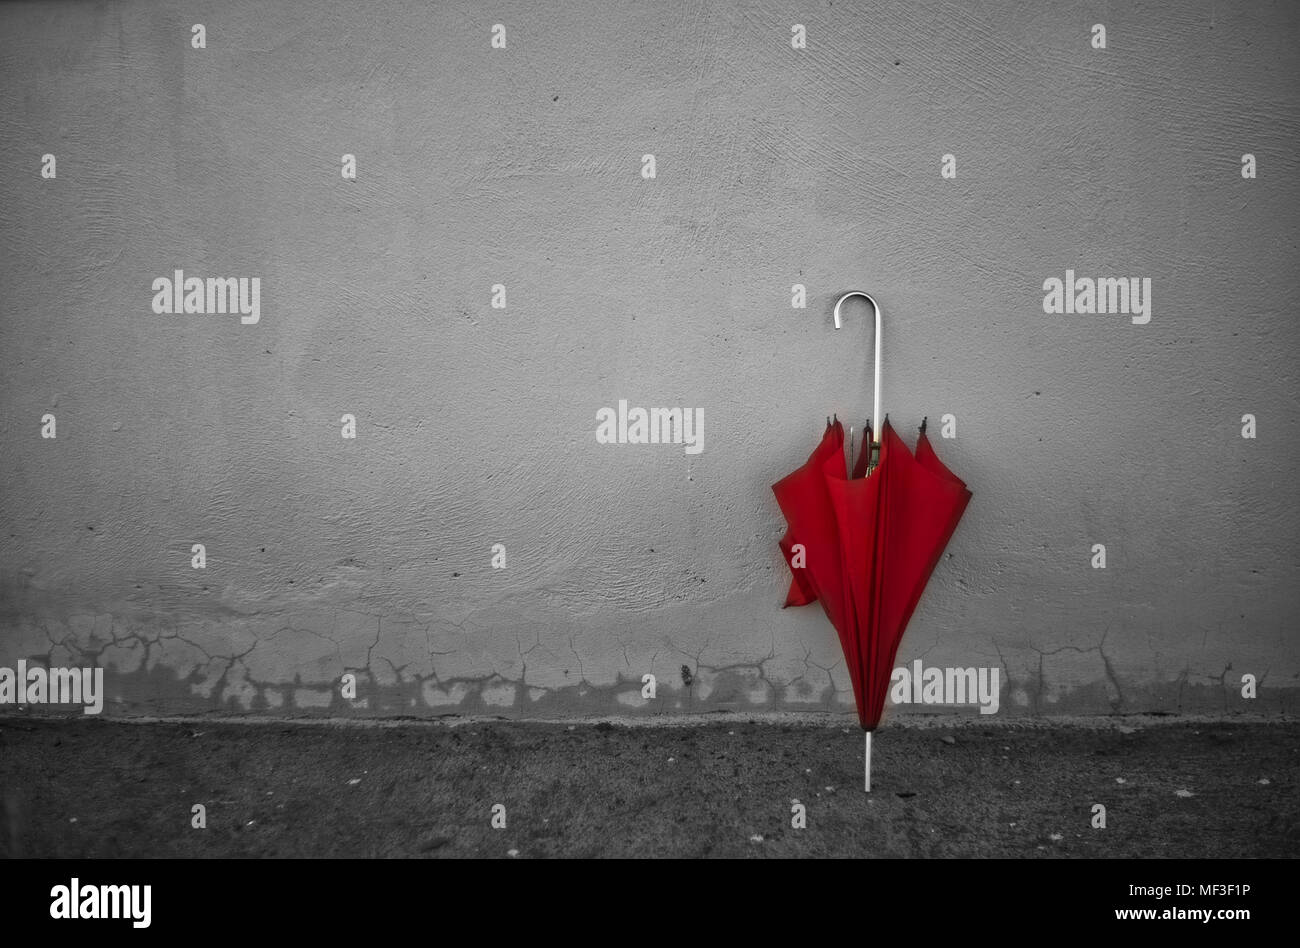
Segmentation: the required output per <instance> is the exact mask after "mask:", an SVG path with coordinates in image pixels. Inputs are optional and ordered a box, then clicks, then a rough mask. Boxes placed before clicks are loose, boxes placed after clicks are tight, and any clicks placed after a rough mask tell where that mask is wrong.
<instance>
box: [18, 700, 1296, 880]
mask: <svg viewBox="0 0 1300 948" xmlns="http://www.w3.org/2000/svg"><path fill="white" fill-rule="evenodd" d="M1297 751H1300V725H1297V724H1290V723H1282V724H1277V723H1274V724H1266V723H1256V722H1251V723H1246V722H1240V721H1217V722H1205V721H1201V722H1196V721H1192V722H1183V723H1177V724H1168V723H1158V722H1153V721H1151V720H1144V721H1135V720H1132V719H1116V720H1114V721H1110V722H1108V723H1106V724H1104V725H1102V726H1096V725H1090V726H1077V725H1072V726H1050V727H1049V726H1043V725H1036V726H1029V725H1020V726H1017V725H997V726H989V727H984V726H978V725H965V726H954V727H951V728H949V727H945V726H939V727H936V726H906V727H903V726H897V725H890V724H887V725H886V726H885V727H884V728H883V729H882V730H881V731H879V732H878V733H877V735H876V737H875V752H874V756H873V766H874V777H875V785H874V787H873V790H874V792H873V793H872V794H870V795H869V796H868V795H867V794H864V793H863V792H862V736H861V732H860V731H858V730H857V728H856V727H853V728H845V727H842V726H840V723H839V722H838V721H837V722H835V723H834V724H832V725H827V724H826V723H824V722H823V723H820V724H810V723H805V722H799V723H773V722H770V721H762V722H759V721H750V720H747V719H744V718H735V719H731V720H724V721H720V722H716V723H705V724H700V725H695V726H625V725H622V724H616V723H609V722H604V723H594V724H593V723H581V724H573V725H569V724H562V723H561V724H523V723H514V722H504V721H491V722H486V721H485V722H470V723H462V724H459V725H456V726H448V725H445V724H423V723H421V724H414V723H413V724H410V725H403V726H379V727H359V726H342V725H331V724H284V723H255V724H249V723H234V722H219V723H218V722H207V721H199V722H181V723H147V724H140V723H114V722H110V721H102V720H94V719H88V718H84V717H82V718H77V719H68V720H64V721H49V720H41V719H24V718H8V719H0V793H2V794H3V801H2V802H3V812H2V813H0V818H2V824H0V855H6V856H20V857H47V856H48V857H54V856H58V857H113V856H182V857H192V856H259V857H270V856H344V857H349V856H359V857H371V856H415V857H423V856H486V857H509V856H512V855H514V856H517V857H518V858H530V857H540V856H687V857H691V856H872V857H878V856H912V857H917V856H919V857H930V856H1014V857H1029V858H1049V857H1071V856H1102V857H1156V856H1187V857H1197V856H1206V857H1230V856H1274V857H1276V856H1287V857H1289V856H1294V855H1296V853H1297V851H1298V849H1300V795H1297V793H1296V788H1297V784H1298V782H1300V780H1298V778H1300V764H1298V762H1300V755H1298V754H1297ZM796 800H797V801H799V802H801V803H802V804H804V805H805V806H806V808H807V828H806V829H796V828H793V827H792V825H791V819H792V812H791V811H792V807H793V804H794V801H796ZM195 804H202V805H203V806H204V807H205V809H206V821H207V826H206V829H196V828H193V827H192V825H191V823H192V819H193V816H192V813H193V811H192V807H193V806H194V805H195ZM496 804H501V805H503V806H504V807H505V822H506V825H505V828H503V829H494V828H493V827H492V825H491V823H492V817H493V807H494V805H496ZM1095 804H1102V805H1104V806H1105V808H1106V826H1105V828H1104V829H1094V828H1093V827H1092V825H1091V823H1092V820H1093V807H1094V805H1095Z"/></svg>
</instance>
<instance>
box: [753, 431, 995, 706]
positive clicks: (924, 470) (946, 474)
mask: <svg viewBox="0 0 1300 948" xmlns="http://www.w3.org/2000/svg"><path fill="white" fill-rule="evenodd" d="M864 435H865V436H864V438H863V444H862V455H861V456H860V457H859V458H858V461H857V463H856V464H855V465H854V469H853V476H850V474H849V472H848V471H847V470H846V466H845V461H844V427H843V425H841V424H840V422H839V420H838V419H837V420H836V421H835V422H834V423H828V424H827V426H826V431H825V433H824V434H823V435H822V440H821V443H820V444H818V445H817V447H816V448H815V449H814V450H813V453H812V454H811V455H810V456H809V458H808V461H807V462H806V463H805V464H804V465H803V466H802V467H800V468H799V469H798V470H796V471H794V472H793V473H791V474H790V475H788V476H787V477H784V478H782V479H781V480H780V481H778V482H777V483H776V484H774V485H773V486H772V491H773V492H774V493H775V494H776V500H777V504H778V505H779V506H780V508H781V513H782V514H783V515H784V516H785V520H786V524H787V526H788V529H787V530H786V533H785V536H783V537H782V538H781V541H780V546H781V552H782V553H783V554H784V556H785V559H786V563H787V565H789V566H790V572H791V577H792V578H791V583H790V592H789V594H788V596H787V597H786V603H785V604H786V606H799V605H805V604H807V603H810V602H813V601H814V600H816V601H817V602H820V603H821V605H822V609H823V610H825V612H826V617H827V618H828V619H829V620H830V622H831V625H833V626H834V627H835V631H836V632H837V633H838V634H839V638H840V645H841V647H842V648H843V650H844V659H845V662H846V663H847V664H848V667H849V676H850V678H851V679H852V682H853V694H854V698H855V699H856V702H857V709H858V722H859V723H860V724H861V725H862V728H863V730H865V731H867V732H871V731H872V730H874V729H875V728H876V726H877V725H878V724H879V723H880V715H881V712H882V711H883V710H884V704H885V694H886V692H887V690H888V688H889V680H890V675H891V673H892V669H893V665H894V657H895V655H896V654H897V652H898V644H899V642H900V641H901V640H902V638H903V631H904V630H905V629H906V628H907V622H908V620H909V619H910V618H911V617H912V612H913V611H914V610H915V609H916V604H917V602H918V600H920V598H921V592H922V591H923V590H924V589H925V585H926V583H927V582H928V580H929V579H930V574H931V573H932V572H933V571H934V567H935V565H936V564H937V563H938V562H939V558H940V556H942V554H943V550H944V547H946V546H947V544H948V540H949V539H950V538H951V537H952V534H953V531H954V530H956V529H957V523H958V521H960V520H961V516H962V513H963V512H964V511H965V510H966V504H967V503H969V501H970V498H971V492H970V491H969V490H967V489H966V485H965V483H963V482H962V481H961V480H960V479H958V478H957V477H956V476H955V475H953V473H952V472H951V471H949V470H948V468H946V467H944V465H943V464H942V463H941V462H940V461H939V458H938V457H937V456H936V455H935V453H934V448H933V446H931V444H930V440H929V438H927V437H926V434H925V424H924V422H923V423H922V425H921V434H920V437H919V439H918V441H917V445H916V454H915V455H913V454H912V452H910V451H909V450H908V449H907V445H906V444H904V443H903V440H902V439H901V438H900V437H899V436H898V434H897V433H896V432H895V431H894V429H893V427H892V426H891V425H890V424H889V419H888V418H886V419H885V422H884V424H883V425H882V426H881V435H880V441H879V450H880V460H879V462H878V463H877V464H876V465H875V466H874V467H872V468H870V469H868V462H869V460H870V452H871V448H872V438H871V435H870V431H869V430H868V431H867V432H864Z"/></svg>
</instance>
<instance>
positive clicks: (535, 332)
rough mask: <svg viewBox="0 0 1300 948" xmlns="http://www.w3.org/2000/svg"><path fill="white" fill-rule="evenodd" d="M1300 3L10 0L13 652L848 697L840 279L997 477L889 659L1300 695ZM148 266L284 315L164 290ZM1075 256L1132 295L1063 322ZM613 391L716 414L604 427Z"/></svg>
mask: <svg viewBox="0 0 1300 948" xmlns="http://www.w3.org/2000/svg"><path fill="white" fill-rule="evenodd" d="M195 23H202V24H204V26H205V27H206V40H207V46H206V48H205V49H194V48H192V46H191V42H190V38H191V29H190V28H191V25H192V24H195ZM495 23H501V24H504V25H505V27H506V48H505V49H495V50H494V49H493V48H492V47H491V38H492V32H491V31H492V26H493V24H495ZM1095 23H1102V24H1104V25H1105V28H1106V40H1107V45H1106V48H1105V49H1095V48H1093V46H1092V45H1091V37H1092V33H1091V27H1092V25H1093V24H1095ZM793 24H803V25H804V26H805V27H806V30H807V37H808V39H807V48H806V49H794V48H792V44H791V37H792V33H791V26H792V25H793ZM1298 41H1300V7H1297V6H1296V5H1294V4H1290V3H1276V4H1270V3H1246V4H1231V5H1229V4H1213V3H1209V2H1195V3H1172V2H1170V3H1139V4H1136V5H1129V4H1105V3H1101V4H1089V3H1066V2H1053V3H1039V2H1020V3H983V4H969V3H964V2H957V0H951V2H935V3H924V4H918V3H901V2H892V3H872V4H856V3H850V2H840V3H835V4H830V3H827V2H809V3H777V2H769V0H761V2H744V3H722V2H715V3H700V2H681V0H674V2H654V3H648V2H641V3H636V2H617V3H611V2H603V0H601V2H596V0H575V2H571V3H564V4H554V3H546V4H543V3H525V2H501V3H496V4H492V5H490V6H483V5H479V4H473V3H436V4H425V3H415V2H387V3H383V4H358V3H344V2H326V3H316V4H310V5H305V4H300V3H289V2H283V0H279V2H271V3H260V2H259V3H196V4H180V3H176V4H145V3H100V4H62V3H45V4H26V5H25V4H6V5H5V6H3V7H2V8H0V76H2V80H3V83H2V90H0V209H2V210H0V241H2V242H3V244H2V245H3V251H4V263H3V267H2V268H0V269H2V273H0V280H2V283H0V287H2V292H0V304H2V307H3V310H2V313H0V398H2V408H3V410H2V412H0V439H2V444H3V450H0V478H2V479H3V495H2V498H0V516H2V517H3V532H2V535H0V664H5V665H10V666H13V665H14V664H15V663H16V662H17V661H18V660H19V659H29V660H33V661H43V662H48V663H51V664H54V665H75V664H88V663H89V664H98V665H100V666H102V667H103V668H104V669H105V670H106V672H107V683H106V687H107V691H108V698H109V706H108V710H109V711H110V712H112V713H118V714H123V713H188V712H193V711H200V710H225V711H228V712H244V711H251V712H261V713H275V714H285V715H289V714H308V713H310V714H317V713H321V714H326V713H328V714H336V715H338V714H346V715H360V714H370V715H408V714H409V715H419V716H427V715H432V714H439V713H448V712H451V713H477V712H498V713H503V714H510V715H517V716H521V717H528V716H534V715H537V716H542V715H547V716H550V715H568V714H605V713H611V712H626V713H642V714H644V713H668V714H672V713H677V712H685V711H693V712H698V711H706V710H712V709H737V708H739V709H760V710H781V709H799V710H817V709H824V708H831V709H838V710H843V711H846V712H847V711H848V710H849V709H850V708H851V703H850V695H849V691H848V679H847V676H846V674H845V669H844V664H843V661H842V660H841V658H840V652H839V645H838V643H837V641H836V639H835V636H834V634H833V632H832V631H831V628H830V626H829V625H828V624H827V622H826V620H825V618H824V617H823V615H822V613H821V611H820V609H818V608H817V607H815V606H813V607H807V608H804V609H801V610H784V611H783V610H782V609H781V608H780V605H781V602H782V599H783V597H784V592H785V586H786V582H787V573H786V568H785V565H784V563H783V562H782V560H781V557H780V554H779V552H778V550H777V546H776V541H777V538H778V537H779V536H780V534H781V532H782V530H783V527H784V524H783V521H782V519H781V516H780V513H779V511H778V510H777V507H776V504H775V502H774V500H773V497H772V494H771V491H770V485H771V484H772V483H773V482H774V481H775V480H777V479H778V478H779V477H781V476H783V475H784V474H786V473H787V472H789V471H790V470H792V469H793V468H794V467H796V466H797V465H799V464H800V463H802V461H803V459H804V458H805V457H806V456H807V454H808V452H809V451H810V450H811V449H812V447H813V445H814V443H815V440H816V439H817V438H818V437H819V435H820V432H821V428H822V425H823V420H824V418H825V416H826V415H827V414H828V413H830V412H838V413H839V415H840V417H841V418H846V419H856V420H858V421H860V420H861V419H862V418H863V417H864V416H865V415H866V414H867V413H868V411H869V408H870V397H871V396H870V378H869V375H868V372H867V370H866V367H867V365H868V360H869V357H870V343H871V340H870V332H869V330H868V326H867V319H866V317H867V313H866V311H865V310H863V309H861V308H856V309H853V310H852V311H851V312H850V313H849V316H848V322H847V325H846V327H845V328H844V329H843V330H841V331H840V332H839V333H838V334H837V333H836V332H835V330H834V329H833V328H832V324H831V319H830V310H831V306H832V304H833V302H834V300H835V298H836V296H837V294H838V293H839V292H841V291H843V290H846V289H851V288H862V289H867V290H869V291H871V292H872V293H874V294H875V295H876V296H877V297H878V299H879V300H880V301H881V302H882V304H883V306H884V309H885V315H886V346H885V366H886V368H885V378H884V403H885V407H886V409H887V410H888V411H889V412H890V414H891V418H892V419H893V420H894V421H895V423H896V424H897V425H898V426H899V428H900V430H904V431H905V434H906V437H907V438H908V440H909V441H911V439H912V438H913V437H914V435H915V425H916V424H917V423H919V422H920V420H921V417H922V416H925V415H928V416H929V417H930V419H931V423H932V425H936V428H935V429H934V430H933V432H932V433H933V434H934V435H935V438H934V440H935V445H936V448H937V450H938V451H939V453H940V455H941V457H942V458H943V459H944V460H945V461H946V462H947V463H948V464H949V465H950V466H951V467H952V468H953V470H954V471H956V472H957V473H958V474H959V475H960V476H962V477H963V478H965V479H966V481H967V482H968V484H969V485H970V487H971V489H972V490H973V492H974V500H973V501H972V503H971V505H970V507H969V509H968V511H967V513H966V516H965V519H964V521H963V522H962V524H961V526H960V528H959V529H958V531H957V534H956V536H955V537H954V539H953V541H952V543H951V545H950V547H949V550H948V554H949V555H948V556H947V557H945V558H944V559H943V561H942V562H941V563H940V565H939V567H938V569H937V571H936V573H935V576H934V578H933V580H932V581H931V583H930V586H929V588H928V590H927V591H926V593H925V595H924V597H923V599H922V601H921V604H920V607H919V608H918V610H917V612H916V614H915V616H914V618H913V620H912V624H911V627H910V629H909V631H908V633H907V636H906V637H905V639H904V642H903V646H902V649H901V651H900V654H899V661H900V663H911V662H912V661H913V660H914V659H917V658H921V659H922V660H923V661H924V662H925V663H926V664H927V665H935V666H989V667H997V668H999V669H1000V672H1001V674H1002V676H1003V678H1002V705H1001V710H1000V712H999V713H1000V714H1003V715H1007V714H1018V713H1038V714H1052V713H1077V712H1084V713H1091V712H1109V711H1111V710H1115V709H1118V710H1121V711H1141V710H1166V711H1191V710H1225V709H1226V710H1236V709H1251V710H1265V711H1269V712H1273V713H1284V712H1285V711H1286V709H1288V708H1290V707H1294V696H1295V694H1296V691H1295V687H1296V684H1297V675H1298V674H1300V646H1298V645H1297V639H1296V630H1295V617H1296V612H1297V605H1300V591H1298V590H1300V583H1298V582H1297V580H1298V579H1300V576H1298V575H1297V574H1298V572H1300V570H1298V562H1300V557H1298V555H1297V554H1298V552H1300V543H1298V541H1297V515H1296V506H1295V485H1294V475H1295V471H1296V461H1297V448H1296V444H1297V434H1298V432H1297V418H1300V399H1298V398H1297V386H1296V356H1297V342H1298V337H1300V328H1298V327H1297V320H1296V312H1295V306H1296V290H1295V284H1294V279H1293V276H1292V275H1293V273H1294V270H1295V266H1294V264H1295V255H1296V247H1297V238H1298V237H1300V229H1298V226H1297V225H1298V219H1297V215H1296V208H1297V197H1298V196H1300V184H1298V177H1297V173H1298V171H1300V168H1298V163H1297V158H1296V150H1295V143H1296V141H1297V132H1298V131H1300V121H1298V119H1300V106H1298V103H1300V73H1298V72H1297V68H1296V67H1297V58H1298V56H1300V54H1298V53H1297V49H1298V48H1300V46H1298ZM345 153H350V154H354V155H355V156H356V159H357V177H356V180H354V181H353V180H346V179H344V177H343V176H342V174H341V170H340V169H341V165H340V161H341V156H342V155H343V154H345ZM1247 153H1250V154H1253V155H1255V156H1256V160H1257V162H1258V176H1257V177H1256V178H1255V179H1253V180H1251V179H1245V178H1243V176H1242V173H1241V168H1242V155H1243V154H1247ZM45 154H53V155H55V156H56V160H57V167H56V172H57V177H55V178H52V179H51V178H44V177H42V174H41V169H42V156H43V155H45ZM645 154H653V155H654V156H655V158H656V177H655V178H654V179H653V180H646V179H644V178H643V177H642V176H641V168H642V161H641V159H642V156H643V155H645ZM945 154H951V155H953V156H954V158H955V160H956V170H957V176H956V177H955V178H951V179H945V178H944V177H942V176H941V170H942V158H943V156H944V155H945ZM175 268H182V269H184V270H185V271H186V273H187V274H189V275H193V276H203V277H208V276H236V277H239V276H243V277H254V276H255V277H258V278H260V280H261V287H262V289H261V317H260V321H259V322H258V323H256V324H255V325H244V324H242V323H241V321H240V319H239V317H238V316H232V315H198V314H181V315H159V314H156V313H155V312H154V311H153V309H152V308H151V301H152V299H153V292H152V290H151V284H152V282H153V280H154V279H155V278H158V277H162V276H170V275H171V273H172V271H173V270H174V269H175ZM1067 268H1070V269H1074V270H1075V271H1077V272H1078V274H1079V275H1088V276H1098V277H1100V276H1124V277H1145V278H1150V279H1151V281H1152V308H1151V318H1150V321H1149V322H1147V323H1145V324H1138V323H1135V322H1133V321H1132V319H1130V317H1129V316H1126V315H1077V314H1076V315H1055V314H1047V313H1045V312H1044V305H1043V298H1044V295H1045V294H1044V290H1043V284H1044V281H1045V280H1047V279H1049V278H1051V277H1057V278H1063V277H1064V275H1065V271H1066V270H1067ZM494 284H504V285H505V286H506V294H507V295H506V308H505V309H504V310H501V309H494V308H492V306H491V299H492V287H493V285H494ZM794 284H803V285H805V286H806V287H807V294H808V298H807V307H806V308H804V309H798V308H794V307H792V305H791V287H792V286H793V285H794ZM619 399H627V400H628V401H629V402H630V403H631V404H632V405H634V406H686V407H696V408H700V409H702V410H703V412H704V418H705V429H704V435H705V441H704V450H703V451H702V452H701V453H699V454H697V455H689V454H686V453H685V452H684V450H683V449H682V447H681V446H676V445H653V446H652V445H617V446H615V445H603V444H598V443H597V440H596V437H595V432H596V412H597V411H598V410H599V409H600V408H602V407H606V406H610V407H613V406H617V404H618V401H619ZM47 413H50V414H53V415H54V416H55V418H56V424H57V429H56V434H57V437H55V438H53V439H50V438H43V437H42V436H41V419H42V416H44V415H45V414H47ZM345 413H352V414H354V415H355V416H356V418H357V422H358V428H357V437H356V439H355V440H345V439H343V438H342V437H341V436H340V418H341V416H342V415H343V414H345ZM944 414H952V415H953V416H954V417H955V419H956V437H955V438H950V439H943V438H940V437H938V434H939V432H938V430H937V420H938V419H939V417H940V416H942V415H944ZM1245 414H1253V415H1255V416H1256V419H1257V426H1258V428H1257V430H1258V436H1257V437H1256V438H1254V439H1246V438H1243V437H1242V433H1241V432H1242V416H1243V415H1245ZM195 543H203V544H205V546H206V550H207V566H206V568H205V569H201V570H200V569H193V568H191V553H190V550H191V546H192V544H195ZM497 543H500V544H504V546H505V548H506V555H507V568H506V569H504V570H501V569H493V568H492V567H491V560H492V546H493V544H497ZM1095 543H1102V544H1105V546H1106V550H1107V565H1106V568H1105V569H1104V570H1103V569H1094V568H1093V567H1092V565H1091V562H1090V561H1091V559H1092V553H1091V548H1092V545H1093V544H1095ZM683 668H684V669H685V670H686V673H685V674H683ZM348 672H352V673H356V674H358V676H359V692H358V697H357V700H356V701H348V700H344V699H343V698H342V697H340V695H339V688H338V684H339V680H340V679H341V677H342V676H343V675H344V674H345V673H348ZM647 672H649V673H654V674H656V675H657V676H658V680H659V693H658V697H657V698H656V700H655V701H653V702H645V701H643V700H642V699H641V697H640V691H641V677H642V675H643V674H645V673H647ZM1246 673H1250V674H1254V675H1256V676H1257V677H1258V678H1259V680H1260V682H1261V684H1260V689H1259V697H1258V698H1257V699H1255V700H1254V701H1253V702H1252V701H1248V700H1245V699H1243V698H1242V697H1241V695H1240V689H1241V684H1240V682H1241V675H1242V674H1246ZM687 679H689V684H688V683H687ZM898 710H899V712H905V713H915V712H916V711H917V710H918V709H916V708H908V709H898Z"/></svg>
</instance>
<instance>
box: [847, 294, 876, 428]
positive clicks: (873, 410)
mask: <svg viewBox="0 0 1300 948" xmlns="http://www.w3.org/2000/svg"><path fill="white" fill-rule="evenodd" d="M854 296H860V297H862V298H863V299H864V300H866V301H867V302H868V303H870V304H871V308H872V310H874V311H875V314H876V380H875V399H874V401H873V402H872V407H871V425H872V427H873V428H874V429H875V431H874V432H873V434H875V436H876V443H879V442H880V429H881V427H882V426H883V425H884V423H885V416H884V415H882V414H881V413H880V318H881V313H880V304H879V303H877V302H876V301H875V300H874V299H872V298H871V296H870V295H869V294H867V293H863V292H862V291H861V290H850V291H849V292H848V293H845V294H844V295H843V296H841V297H840V298H839V300H837V301H836V303H835V328H836V329H839V328H840V304H842V303H843V302H844V301H845V300H847V299H849V298H851V297H854Z"/></svg>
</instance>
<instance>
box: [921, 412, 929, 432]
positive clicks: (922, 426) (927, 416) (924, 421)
mask: <svg viewBox="0 0 1300 948" xmlns="http://www.w3.org/2000/svg"><path fill="white" fill-rule="evenodd" d="M929 420H930V416H929V415H926V416H925V417H924V418H922V419H921V434H925V423H926V422H927V421H929Z"/></svg>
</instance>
